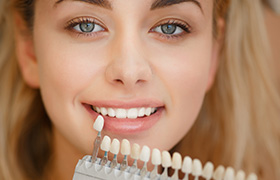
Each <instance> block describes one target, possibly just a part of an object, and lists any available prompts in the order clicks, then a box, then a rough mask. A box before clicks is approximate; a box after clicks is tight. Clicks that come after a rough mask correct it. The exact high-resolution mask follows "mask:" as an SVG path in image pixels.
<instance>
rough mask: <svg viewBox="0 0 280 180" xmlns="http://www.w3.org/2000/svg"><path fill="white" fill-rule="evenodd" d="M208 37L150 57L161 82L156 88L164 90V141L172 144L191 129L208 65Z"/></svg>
mask: <svg viewBox="0 0 280 180" xmlns="http://www.w3.org/2000/svg"><path fill="white" fill-rule="evenodd" d="M210 37H211V36H210V35H209V36H208V38H207V39H208V41H205V39H204V40H201V41H195V42H193V43H190V44H191V45H186V46H182V47H176V48H174V49H162V51H161V52H157V53H154V55H153V58H152V59H154V60H155V61H154V71H155V74H157V77H158V78H159V79H160V80H159V81H158V82H161V84H159V85H158V86H162V87H163V88H162V89H165V90H166V92H165V95H166V97H165V98H166V99H167V103H166V104H167V107H166V115H167V116H168V117H169V118H168V120H167V121H166V124H165V126H166V127H165V129H168V131H169V133H168V135H166V137H165V138H166V139H172V141H173V142H172V143H173V145H175V144H176V143H177V142H178V141H179V140H180V139H181V138H182V137H183V136H184V135H185V134H186V133H187V131H188V130H189V129H190V128H191V126H192V124H193V123H194V122H195V119H196V117H197V115H198V113H199V111H200V108H201V105H202V103H203V99H204V96H205V92H206V89H207V85H208V81H209V74H210V69H211V65H212V41H211V38H210ZM202 39H203V38H202ZM197 52H200V53H197ZM158 62H160V63H158ZM170 144H171V143H170ZM171 147H172V146H171Z"/></svg>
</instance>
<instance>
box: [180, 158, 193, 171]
mask: <svg viewBox="0 0 280 180" xmlns="http://www.w3.org/2000/svg"><path fill="white" fill-rule="evenodd" d="M182 172H184V173H186V174H190V173H191V172H192V159H191V158H190V157H189V156H186V157H184V161H183V165H182Z"/></svg>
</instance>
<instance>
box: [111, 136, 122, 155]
mask: <svg viewBox="0 0 280 180" xmlns="http://www.w3.org/2000/svg"><path fill="white" fill-rule="evenodd" d="M119 151H120V141H119V140H117V139H113V141H112V144H111V147H110V152H111V153H113V154H118V153H119Z"/></svg>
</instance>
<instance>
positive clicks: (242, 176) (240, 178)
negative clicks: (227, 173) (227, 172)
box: [235, 170, 245, 180]
mask: <svg viewBox="0 0 280 180" xmlns="http://www.w3.org/2000/svg"><path fill="white" fill-rule="evenodd" d="M235 180H245V172H244V171H242V170H239V171H238V172H237V174H236V177H235Z"/></svg>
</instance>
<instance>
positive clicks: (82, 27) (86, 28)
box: [73, 22, 104, 33]
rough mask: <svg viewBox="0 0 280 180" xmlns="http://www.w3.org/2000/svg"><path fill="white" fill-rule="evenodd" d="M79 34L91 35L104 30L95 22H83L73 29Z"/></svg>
mask: <svg viewBox="0 0 280 180" xmlns="http://www.w3.org/2000/svg"><path fill="white" fill-rule="evenodd" d="M73 28H74V29H75V30H76V31H78V32H84V33H91V32H98V31H104V28H103V27H101V26H100V25H98V24H95V23H93V22H81V23H79V24H77V25H75V26H74V27H73Z"/></svg>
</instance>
